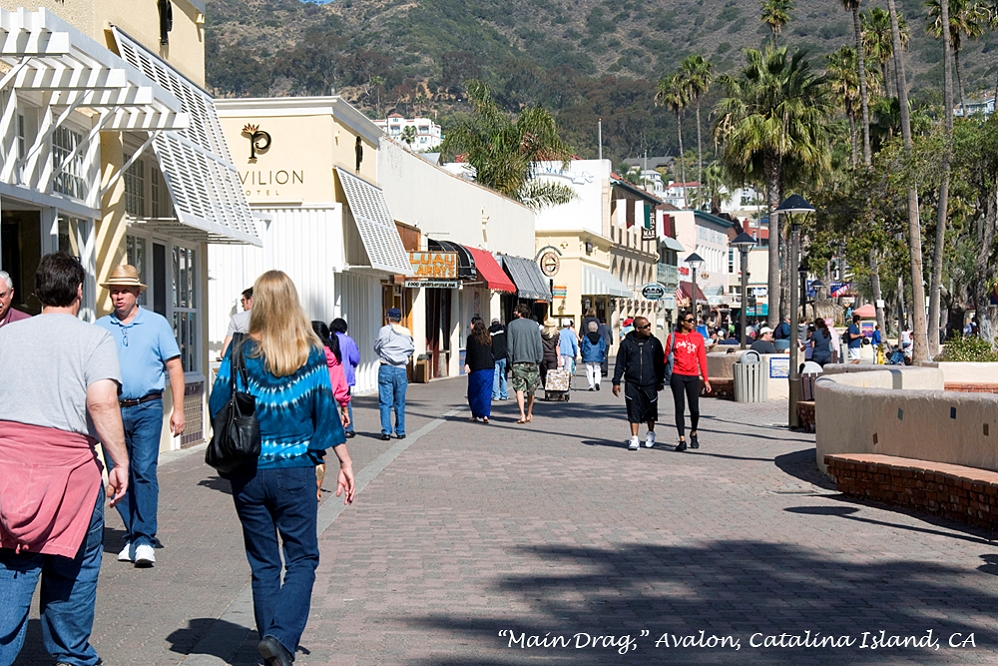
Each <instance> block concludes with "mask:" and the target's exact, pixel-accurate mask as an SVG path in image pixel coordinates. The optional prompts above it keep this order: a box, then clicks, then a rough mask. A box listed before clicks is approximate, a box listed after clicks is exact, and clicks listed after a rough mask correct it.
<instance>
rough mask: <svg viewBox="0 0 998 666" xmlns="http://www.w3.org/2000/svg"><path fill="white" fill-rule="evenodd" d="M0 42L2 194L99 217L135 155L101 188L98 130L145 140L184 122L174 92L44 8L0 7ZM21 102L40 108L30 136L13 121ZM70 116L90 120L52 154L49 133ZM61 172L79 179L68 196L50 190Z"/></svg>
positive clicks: (179, 127)
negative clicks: (104, 201) (78, 137)
mask: <svg viewBox="0 0 998 666" xmlns="http://www.w3.org/2000/svg"><path fill="white" fill-rule="evenodd" d="M0 44H2V46H0V100H2V105H3V111H2V115H0V193H2V194H5V195H8V196H14V197H17V198H20V199H26V200H29V201H35V202H37V203H44V204H49V203H51V198H55V199H57V200H63V201H61V202H60V204H59V205H60V208H61V209H62V210H66V211H68V212H71V213H73V214H77V215H82V216H84V217H89V218H97V217H99V216H100V206H101V195H102V194H103V193H104V192H105V191H107V189H108V188H110V187H111V186H113V185H114V184H115V182H116V181H117V180H118V178H120V176H121V174H122V173H123V172H124V171H125V170H126V169H127V168H128V167H129V166H131V162H132V161H134V160H135V159H136V158H137V157H138V155H139V153H138V152H136V153H135V154H134V155H133V156H132V159H131V160H130V161H129V162H128V163H126V164H125V165H123V167H122V168H121V169H118V170H116V171H115V172H114V173H110V174H108V180H107V182H105V183H104V187H103V188H102V187H101V181H100V178H101V173H100V150H99V149H100V140H99V135H100V132H102V131H121V132H145V133H147V134H148V136H149V138H148V140H147V141H146V142H145V144H144V145H149V144H150V143H151V142H152V140H153V138H154V137H155V136H156V135H157V134H159V133H161V132H167V131H177V130H182V129H184V128H186V127H188V125H189V124H190V118H189V116H188V114H186V113H184V112H183V110H182V107H181V104H180V101H179V100H178V99H177V98H176V97H175V96H174V95H172V94H171V93H169V92H167V91H166V90H165V89H163V88H162V87H161V86H159V85H158V84H156V83H154V82H153V81H152V80H151V79H149V78H148V77H146V76H145V75H143V74H142V73H141V72H139V71H138V70H137V69H135V68H134V67H132V66H130V65H128V64H127V63H126V62H125V61H124V60H122V59H121V58H119V57H118V56H116V55H114V54H113V53H111V52H110V51H108V50H107V49H106V48H104V47H103V46H101V45H100V44H98V43H97V42H96V41H94V40H93V39H91V38H90V37H88V36H86V35H84V34H83V33H82V32H80V31H79V30H77V29H76V28H74V27H73V26H72V25H70V24H69V23H67V22H65V21H64V20H62V19H60V18H59V17H58V16H56V15H55V14H53V13H52V12H50V11H48V10H45V9H40V10H38V11H34V12H31V11H28V10H26V9H19V10H17V11H15V12H8V11H4V10H0ZM27 106H30V107H32V108H33V109H41V118H40V120H39V122H38V127H37V131H36V132H35V135H34V137H33V138H32V139H31V140H30V141H29V140H27V137H25V135H24V132H23V127H20V126H19V119H20V117H21V115H20V113H19V112H20V111H21V110H22V109H23V108H24V107H27ZM74 114H78V115H77V117H79V116H80V114H82V116H85V117H89V120H90V123H91V127H90V129H89V131H87V132H86V134H85V135H84V136H83V137H82V140H78V141H77V140H74V141H73V142H72V143H73V144H74V145H72V147H70V148H68V149H67V148H66V147H65V146H64V147H63V148H64V149H63V150H61V151H53V137H55V136H56V134H57V133H58V132H59V131H60V129H61V128H63V127H64V126H65V125H66V123H67V120H69V119H70V117H71V116H73V115H74ZM20 123H23V120H20ZM67 172H72V174H71V175H72V176H73V177H74V178H76V179H79V181H81V187H80V188H78V189H76V190H74V191H72V192H71V193H69V194H66V193H65V192H59V191H57V189H58V188H56V187H55V184H56V183H57V182H58V179H59V178H60V176H61V175H62V174H66V173H67ZM63 189H65V188H63ZM36 195H44V196H45V197H47V198H48V199H47V200H46V201H39V200H38V197H37V196H36ZM49 197H51V198H49Z"/></svg>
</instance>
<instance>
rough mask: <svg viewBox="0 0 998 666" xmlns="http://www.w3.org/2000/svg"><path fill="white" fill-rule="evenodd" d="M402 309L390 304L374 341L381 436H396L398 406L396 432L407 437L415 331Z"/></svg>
mask: <svg viewBox="0 0 998 666" xmlns="http://www.w3.org/2000/svg"><path fill="white" fill-rule="evenodd" d="M401 322H402V311H401V310H399V309H398V308H389V309H388V312H387V313H386V315H385V325H384V326H382V327H381V330H379V331H378V338H377V339H376V340H375V341H374V353H375V354H377V355H378V360H380V361H381V366H380V367H379V368H378V407H379V409H380V411H381V439H383V440H385V441H388V440H389V439H391V438H392V410H393V409H394V410H395V436H396V437H398V438H399V439H405V392H406V389H407V388H408V386H409V378H408V375H407V374H406V366H408V365H409V359H410V358H412V352H413V351H414V349H415V345H413V341H412V333H410V332H409V329H407V328H406V327H405V326H403V325H402V323H401Z"/></svg>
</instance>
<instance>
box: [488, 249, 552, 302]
mask: <svg viewBox="0 0 998 666" xmlns="http://www.w3.org/2000/svg"><path fill="white" fill-rule="evenodd" d="M499 256H500V257H502V265H503V268H505V269H506V273H507V274H508V275H509V277H510V278H512V280H513V283H514V284H515V285H516V292H517V295H518V296H519V297H520V298H525V299H528V300H531V301H544V302H546V303H550V302H551V288H550V286H549V285H548V280H547V278H545V277H544V274H543V273H541V269H540V267H539V266H538V265H537V262H536V261H533V260H531V259H523V258H522V257H511V256H509V255H508V254H501V255H499Z"/></svg>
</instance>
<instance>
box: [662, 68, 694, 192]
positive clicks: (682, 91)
mask: <svg viewBox="0 0 998 666" xmlns="http://www.w3.org/2000/svg"><path fill="white" fill-rule="evenodd" d="M689 103H690V98H689V96H688V95H687V88H686V86H685V85H683V79H682V77H681V76H680V75H679V74H678V73H676V74H673V75H672V76H663V77H662V78H661V79H659V80H658V86H656V88H655V104H656V106H657V105H659V104H661V105H663V106H667V107H669V110H670V111H672V112H673V113H675V114H676V122H677V123H678V125H679V168H680V170H681V174H682V176H681V177H682V179H683V202H684V204H687V201H686V199H687V194H686V153H685V152H684V151H683V110H684V109H685V108H686V105H687V104H689ZM687 205H688V204H687Z"/></svg>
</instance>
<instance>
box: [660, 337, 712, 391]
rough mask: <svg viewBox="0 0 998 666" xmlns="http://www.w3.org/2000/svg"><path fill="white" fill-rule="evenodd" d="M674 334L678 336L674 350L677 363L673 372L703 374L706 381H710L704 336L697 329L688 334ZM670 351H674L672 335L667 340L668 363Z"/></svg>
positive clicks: (666, 354) (693, 374)
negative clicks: (673, 349)
mask: <svg viewBox="0 0 998 666" xmlns="http://www.w3.org/2000/svg"><path fill="white" fill-rule="evenodd" d="M673 335H675V336H676V349H675V351H674V354H675V357H676V364H675V365H674V366H673V367H672V372H673V373H674V374H677V375H692V376H696V375H703V379H704V381H710V379H709V378H708V377H707V346H706V345H705V344H704V342H703V336H702V335H700V334H699V333H697V332H696V331H693V332H691V333H687V334H683V333H678V334H677V333H674V334H673ZM670 351H672V335H670V336H669V337H668V338H666V341H665V359H666V362H667V363H668V361H669V352H670ZM698 366H699V369H698Z"/></svg>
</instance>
